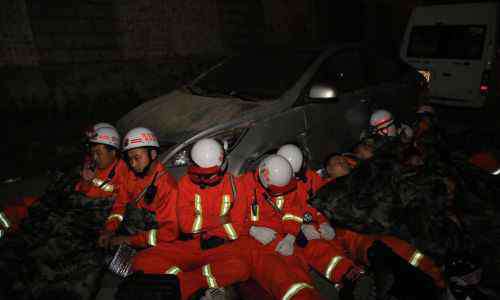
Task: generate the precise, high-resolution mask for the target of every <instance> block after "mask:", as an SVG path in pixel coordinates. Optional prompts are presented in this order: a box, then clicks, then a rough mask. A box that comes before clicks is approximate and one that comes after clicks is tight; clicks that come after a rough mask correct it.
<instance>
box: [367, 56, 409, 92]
mask: <svg viewBox="0 0 500 300" xmlns="http://www.w3.org/2000/svg"><path fill="white" fill-rule="evenodd" d="M364 60H365V66H366V80H367V83H368V84H369V85H374V84H379V83H382V82H388V81H392V80H394V79H397V78H398V77H400V76H401V75H402V74H403V73H404V71H405V69H407V67H406V68H405V65H404V64H403V63H400V62H398V61H396V60H394V59H389V58H386V57H383V56H379V55H376V54H374V53H365V56H364Z"/></svg>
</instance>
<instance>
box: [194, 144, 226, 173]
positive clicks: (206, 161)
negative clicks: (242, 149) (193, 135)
mask: <svg viewBox="0 0 500 300" xmlns="http://www.w3.org/2000/svg"><path fill="white" fill-rule="evenodd" d="M191 158H192V159H193V161H194V163H195V164H197V165H198V166H199V167H202V168H211V167H220V166H221V165H222V162H223V161H224V150H223V149H222V146H221V145H220V144H219V143H218V142H217V141H216V140H215V139H210V138H207V139H201V140H199V141H197V142H196V143H195V144H194V145H193V148H191Z"/></svg>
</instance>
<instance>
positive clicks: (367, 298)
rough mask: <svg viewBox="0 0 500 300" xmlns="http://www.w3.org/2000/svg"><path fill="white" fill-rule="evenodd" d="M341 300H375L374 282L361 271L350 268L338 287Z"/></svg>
mask: <svg viewBox="0 0 500 300" xmlns="http://www.w3.org/2000/svg"><path fill="white" fill-rule="evenodd" d="M339 298H340V299H341V300H375V298H376V293H375V282H374V280H373V278H371V277H370V276H368V275H367V274H366V273H365V272H364V271H363V270H362V269H360V268H357V267H352V268H351V269H350V270H349V271H348V272H347V273H346V274H345V275H344V277H343V278H342V283H341V284H340V286H339Z"/></svg>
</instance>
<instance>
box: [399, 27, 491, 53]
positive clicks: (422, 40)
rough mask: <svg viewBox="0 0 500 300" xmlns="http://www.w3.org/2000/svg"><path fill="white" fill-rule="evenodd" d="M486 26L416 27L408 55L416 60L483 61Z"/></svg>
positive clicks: (411, 36) (411, 37)
mask: <svg viewBox="0 0 500 300" xmlns="http://www.w3.org/2000/svg"><path fill="white" fill-rule="evenodd" d="M485 35H486V26H480V25H436V26H415V27H413V28H412V31H411V33H410V43H409V45H408V50H407V53H406V55H407V56H408V57H415V58H442V59H481V57H482V54H483V47H484V39H485Z"/></svg>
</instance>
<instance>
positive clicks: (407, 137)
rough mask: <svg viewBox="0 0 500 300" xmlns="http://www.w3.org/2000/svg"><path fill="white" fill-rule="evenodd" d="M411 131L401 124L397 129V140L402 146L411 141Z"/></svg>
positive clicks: (408, 127) (412, 134)
mask: <svg viewBox="0 0 500 300" xmlns="http://www.w3.org/2000/svg"><path fill="white" fill-rule="evenodd" d="M413 136H414V133H413V129H412V128H411V127H410V126H408V125H406V124H402V125H401V127H400V129H399V138H400V140H401V142H402V143H403V144H409V143H411V142H412V141H413Z"/></svg>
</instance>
